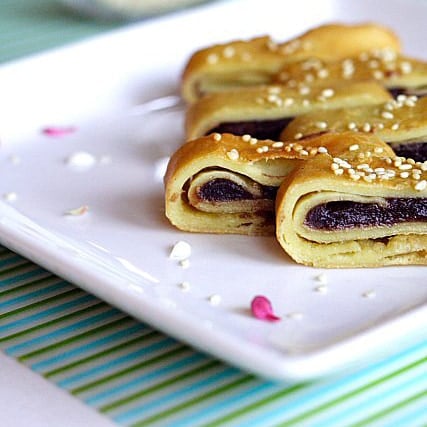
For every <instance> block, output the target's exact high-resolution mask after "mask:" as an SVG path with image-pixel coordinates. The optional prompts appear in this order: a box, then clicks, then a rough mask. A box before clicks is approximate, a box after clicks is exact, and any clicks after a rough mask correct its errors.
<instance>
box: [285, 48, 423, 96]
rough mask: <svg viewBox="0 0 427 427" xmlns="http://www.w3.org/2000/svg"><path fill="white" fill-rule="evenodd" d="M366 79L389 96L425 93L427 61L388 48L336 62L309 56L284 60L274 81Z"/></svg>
mask: <svg viewBox="0 0 427 427" xmlns="http://www.w3.org/2000/svg"><path fill="white" fill-rule="evenodd" d="M369 80H374V81H377V82H378V83H380V84H382V85H384V87H386V88H387V89H388V90H389V91H390V93H391V94H392V95H393V97H396V96H397V95H399V94H405V95H417V96H425V95H427V62H423V61H419V60H417V59H413V58H409V57H406V56H403V55H400V54H399V53H397V52H396V51H393V50H390V49H377V50H373V51H369V52H362V53H361V54H359V55H358V56H355V57H347V58H345V59H340V60H339V61H326V60H322V59H320V58H317V57H312V58H307V59H304V60H302V61H297V62H293V63H288V64H285V65H284V67H283V68H282V69H281V71H280V72H279V73H278V74H277V77H276V82H277V83H280V84H284V85H286V86H288V87H292V88H294V87H297V88H310V87H313V86H316V85H319V84H320V85H327V84H329V85H333V84H335V83H336V82H339V81H347V82H352V81H353V82H354V81H369Z"/></svg>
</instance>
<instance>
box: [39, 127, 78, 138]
mask: <svg viewBox="0 0 427 427" xmlns="http://www.w3.org/2000/svg"><path fill="white" fill-rule="evenodd" d="M75 131H76V128H75V127H74V126H48V127H45V128H43V129H42V134H43V135H46V136H50V137H52V138H59V137H61V136H65V135H68V134H70V133H73V132H75Z"/></svg>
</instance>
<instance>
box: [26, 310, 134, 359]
mask: <svg viewBox="0 0 427 427" xmlns="http://www.w3.org/2000/svg"><path fill="white" fill-rule="evenodd" d="M118 315H120V317H119V318H118V319H116V320H114V321H112V322H109V323H104V324H103V325H101V326H98V327H96V328H94V329H91V330H89V331H86V332H83V333H81V334H78V335H74V336H72V337H69V338H67V339H65V340H62V341H57V342H55V343H53V344H50V345H48V346H46V347H42V348H39V349H37V350H34V351H31V352H30V353H26V354H23V355H22V356H19V357H18V360H19V361H21V362H25V361H27V360H29V359H31V358H33V357H36V356H40V355H42V354H45V353H48V352H49V351H52V350H57V349H59V348H60V347H64V346H66V345H69V344H72V343H74V342H77V341H80V340H82V339H84V338H88V337H91V336H92V335H97V334H99V333H101V332H103V331H105V330H108V329H110V328H113V327H114V326H117V325H120V324H127V323H131V322H132V323H134V322H135V321H134V320H133V319H132V318H130V317H127V316H126V315H125V314H124V313H120V312H118Z"/></svg>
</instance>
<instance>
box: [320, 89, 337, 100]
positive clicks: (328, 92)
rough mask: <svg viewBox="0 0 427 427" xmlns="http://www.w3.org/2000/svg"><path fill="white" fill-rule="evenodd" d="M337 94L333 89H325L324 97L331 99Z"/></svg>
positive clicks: (323, 91)
mask: <svg viewBox="0 0 427 427" xmlns="http://www.w3.org/2000/svg"><path fill="white" fill-rule="evenodd" d="M334 94H335V92H334V90H333V89H330V88H328V89H323V90H322V96H324V97H325V98H331V97H332V96H334Z"/></svg>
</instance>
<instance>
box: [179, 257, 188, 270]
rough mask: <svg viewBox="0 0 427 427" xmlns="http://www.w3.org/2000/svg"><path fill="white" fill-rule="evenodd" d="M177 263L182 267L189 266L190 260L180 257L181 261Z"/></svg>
mask: <svg viewBox="0 0 427 427" xmlns="http://www.w3.org/2000/svg"><path fill="white" fill-rule="evenodd" d="M179 265H180V266H181V267H182V268H184V269H186V268H189V267H190V260H189V259H188V258H186V259H182V260H181V261H179Z"/></svg>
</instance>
